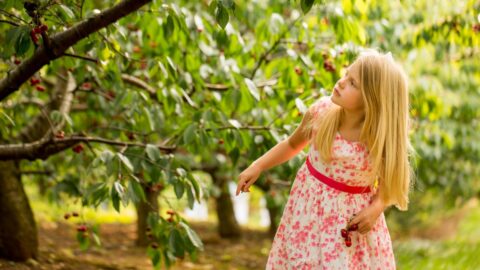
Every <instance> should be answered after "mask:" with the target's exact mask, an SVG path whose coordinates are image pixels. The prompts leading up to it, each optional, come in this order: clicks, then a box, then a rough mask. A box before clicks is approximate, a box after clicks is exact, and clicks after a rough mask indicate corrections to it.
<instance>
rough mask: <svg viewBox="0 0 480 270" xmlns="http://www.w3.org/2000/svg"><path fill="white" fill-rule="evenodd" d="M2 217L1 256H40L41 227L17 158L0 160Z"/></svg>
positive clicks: (12, 257)
mask: <svg viewBox="0 0 480 270" xmlns="http://www.w3.org/2000/svg"><path fill="white" fill-rule="evenodd" d="M0 217H1V218H0V257H2V258H7V259H9V260H15V261H24V260H27V259H29V258H37V256H38V238H37V227H36V225H35V220H34V218H33V213H32V209H31V208H30V204H29V202H28V198H27V195H26V194H25V190H24V189H23V185H22V182H21V176H20V173H19V163H18V162H15V161H5V162H3V161H2V162H0Z"/></svg>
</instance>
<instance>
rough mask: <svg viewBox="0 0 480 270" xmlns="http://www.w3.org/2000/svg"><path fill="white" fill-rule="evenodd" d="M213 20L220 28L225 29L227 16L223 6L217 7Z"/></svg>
mask: <svg viewBox="0 0 480 270" xmlns="http://www.w3.org/2000/svg"><path fill="white" fill-rule="evenodd" d="M215 19H216V20H217V23H218V24H219V25H220V26H221V27H222V28H225V26H226V25H227V23H228V20H229V15H228V10H227V9H226V8H225V7H224V6H223V5H217V12H216V14H215Z"/></svg>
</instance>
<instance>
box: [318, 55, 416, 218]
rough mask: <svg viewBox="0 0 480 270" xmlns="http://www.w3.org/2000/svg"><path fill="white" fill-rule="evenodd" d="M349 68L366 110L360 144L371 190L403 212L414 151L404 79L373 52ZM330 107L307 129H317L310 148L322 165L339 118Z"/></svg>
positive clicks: (328, 156) (394, 66)
mask: <svg viewBox="0 0 480 270" xmlns="http://www.w3.org/2000/svg"><path fill="white" fill-rule="evenodd" d="M352 65H355V66H356V68H357V70H358V71H359V78H360V81H361V82H360V88H361V92H362V98H363V102H364V106H365V120H364V124H363V127H362V131H361V134H360V142H362V143H364V144H365V145H366V147H367V149H368V150H369V152H370V160H371V161H372V162H371V164H372V175H373V176H377V177H378V179H376V177H372V179H371V182H370V186H371V187H372V188H374V186H375V184H378V188H379V190H378V191H379V196H380V198H381V199H382V201H383V202H384V203H385V204H386V205H387V206H390V205H395V206H396V207H397V208H398V209H399V210H401V211H406V210H408V202H409V199H408V194H409V191H410V188H411V187H412V185H413V177H414V174H413V169H412V168H411V165H410V160H409V157H410V154H412V153H413V151H414V150H413V148H412V146H411V144H410V140H409V138H408V128H409V121H410V119H409V114H408V111H409V101H408V86H407V77H406V75H405V72H404V71H403V69H402V68H401V67H400V66H399V65H398V64H397V63H396V62H395V61H394V60H393V58H392V57H391V55H390V54H380V53H378V52H377V51H374V50H368V51H365V52H363V53H361V54H360V56H359V57H358V58H357V59H356V60H355V62H353V64H352ZM329 108H330V109H329V110H327V111H326V112H325V114H324V115H322V117H318V118H314V119H316V120H315V121H314V122H313V124H312V126H316V127H317V133H316V136H315V138H314V145H315V147H316V149H318V151H319V152H320V155H321V157H322V158H323V159H324V160H325V161H326V162H330V161H331V160H332V151H331V150H332V143H333V140H334V138H335V136H336V132H337V130H338V128H339V126H340V119H342V115H343V113H344V111H343V108H342V107H340V106H337V105H335V104H332V106H330V107H329ZM376 180H378V183H375V181H376ZM411 184H412V185H411Z"/></svg>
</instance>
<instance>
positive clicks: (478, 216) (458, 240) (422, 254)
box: [393, 206, 480, 270]
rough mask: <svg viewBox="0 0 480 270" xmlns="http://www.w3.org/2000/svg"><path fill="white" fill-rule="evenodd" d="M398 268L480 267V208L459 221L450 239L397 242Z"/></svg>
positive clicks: (401, 269)
mask: <svg viewBox="0 0 480 270" xmlns="http://www.w3.org/2000/svg"><path fill="white" fill-rule="evenodd" d="M393 249H394V252H395V257H396V260H397V269H399V270H404V269H432V270H443V269H445V270H446V269H448V270H450V269H455V270H470V269H471V270H474V269H475V270H476V269H480V207H478V206H477V207H475V208H474V209H472V211H471V212H469V213H468V214H467V215H466V216H465V218H464V219H463V220H462V221H461V222H460V226H459V228H458V231H457V233H456V235H455V237H453V238H452V239H450V240H441V241H434V240H423V239H421V240H420V239H409V240H403V241H394V246H393Z"/></svg>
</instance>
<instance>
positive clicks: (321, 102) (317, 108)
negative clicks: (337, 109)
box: [309, 96, 333, 118]
mask: <svg viewBox="0 0 480 270" xmlns="http://www.w3.org/2000/svg"><path fill="white" fill-rule="evenodd" d="M332 104H333V102H332V99H331V96H322V97H321V98H319V99H318V100H317V101H315V102H314V103H313V104H312V105H311V106H310V108H309V110H310V112H311V114H312V116H313V117H314V118H315V117H317V116H320V115H322V114H324V113H325V112H326V111H327V110H328V109H329V108H330V107H331V105H332Z"/></svg>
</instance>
